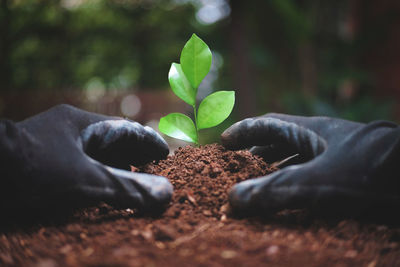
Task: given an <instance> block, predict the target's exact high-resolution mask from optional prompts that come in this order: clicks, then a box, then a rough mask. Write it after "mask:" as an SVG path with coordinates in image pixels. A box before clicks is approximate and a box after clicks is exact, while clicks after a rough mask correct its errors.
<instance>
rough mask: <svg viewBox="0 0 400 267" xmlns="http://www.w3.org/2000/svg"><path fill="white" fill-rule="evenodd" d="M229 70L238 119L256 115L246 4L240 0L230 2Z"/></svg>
mask: <svg viewBox="0 0 400 267" xmlns="http://www.w3.org/2000/svg"><path fill="white" fill-rule="evenodd" d="M230 3H231V23H230V29H229V33H230V43H231V53H232V54H231V58H232V60H231V68H232V74H233V86H234V88H233V90H235V91H236V99H237V102H236V106H237V110H238V116H239V118H240V119H242V118H246V117H250V116H255V115H257V114H256V112H257V102H256V97H255V90H256V88H255V87H254V80H253V73H252V67H251V61H250V58H249V45H248V36H247V35H246V6H249V5H248V4H246V2H245V1H242V0H232V1H231V2H230Z"/></svg>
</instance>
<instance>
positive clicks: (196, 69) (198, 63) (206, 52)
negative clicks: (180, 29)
mask: <svg viewBox="0 0 400 267" xmlns="http://www.w3.org/2000/svg"><path fill="white" fill-rule="evenodd" d="M211 61H212V54H211V50H210V48H209V47H208V46H207V44H206V43H205V42H204V41H203V40H201V39H200V38H199V37H198V36H197V35H196V34H193V35H192V37H191V38H190V39H189V41H188V42H187V43H186V44H185V46H184V47H183V49H182V53H181V65H182V70H183V72H184V73H185V76H186V78H187V79H188V80H189V82H190V84H191V85H192V86H193V87H194V88H197V87H199V85H200V83H201V81H202V80H203V79H204V77H206V75H207V73H208V72H209V71H210V68H211Z"/></svg>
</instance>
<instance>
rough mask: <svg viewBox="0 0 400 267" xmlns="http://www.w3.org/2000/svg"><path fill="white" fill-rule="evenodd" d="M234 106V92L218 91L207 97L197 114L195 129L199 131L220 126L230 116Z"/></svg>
mask: <svg viewBox="0 0 400 267" xmlns="http://www.w3.org/2000/svg"><path fill="white" fill-rule="evenodd" d="M234 104H235V92H234V91H218V92H215V93H213V94H211V95H209V96H207V97H206V98H204V99H203V101H202V102H201V103H200V106H199V110H198V112H197V128H198V129H199V130H200V129H205V128H210V127H214V126H216V125H218V124H220V123H221V122H223V121H224V120H225V119H226V118H228V116H229V114H231V112H232V109H233V106H234Z"/></svg>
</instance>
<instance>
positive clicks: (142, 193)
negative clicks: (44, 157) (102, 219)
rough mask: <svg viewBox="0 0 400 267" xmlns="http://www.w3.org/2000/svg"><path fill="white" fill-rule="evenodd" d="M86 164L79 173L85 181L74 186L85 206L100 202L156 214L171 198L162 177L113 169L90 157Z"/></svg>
mask: <svg viewBox="0 0 400 267" xmlns="http://www.w3.org/2000/svg"><path fill="white" fill-rule="evenodd" d="M89 162H90V165H86V166H87V168H86V171H84V172H83V175H84V177H86V179H85V180H83V179H81V181H79V182H78V183H77V186H76V189H77V191H78V192H80V195H81V196H82V198H84V199H87V200H88V201H87V202H88V203H98V202H100V201H104V202H106V203H109V204H111V205H112V206H114V207H118V208H137V209H139V210H144V211H159V210H163V209H164V208H165V207H166V205H167V204H168V203H169V201H170V200H171V198H172V193H173V187H172V185H171V183H170V182H169V181H168V179H167V178H165V177H162V176H156V175H150V174H145V173H134V172H129V171H125V170H121V169H116V168H113V167H109V166H105V165H103V164H101V163H99V162H97V161H95V160H92V159H90V158H89ZM74 195H77V194H74ZM78 195H79V194H78ZM84 202H85V201H84Z"/></svg>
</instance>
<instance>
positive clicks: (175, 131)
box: [158, 113, 198, 144]
mask: <svg viewBox="0 0 400 267" xmlns="http://www.w3.org/2000/svg"><path fill="white" fill-rule="evenodd" d="M158 129H159V130H160V131H161V132H162V133H164V134H166V135H168V136H171V137H174V138H176V139H180V140H183V141H187V142H192V143H196V144H197V143H198V138H197V131H196V126H194V123H193V121H192V120H191V119H190V118H189V117H188V116H186V115H184V114H181V113H170V114H168V115H167V116H165V117H162V118H161V119H160V123H159V124H158Z"/></svg>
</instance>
